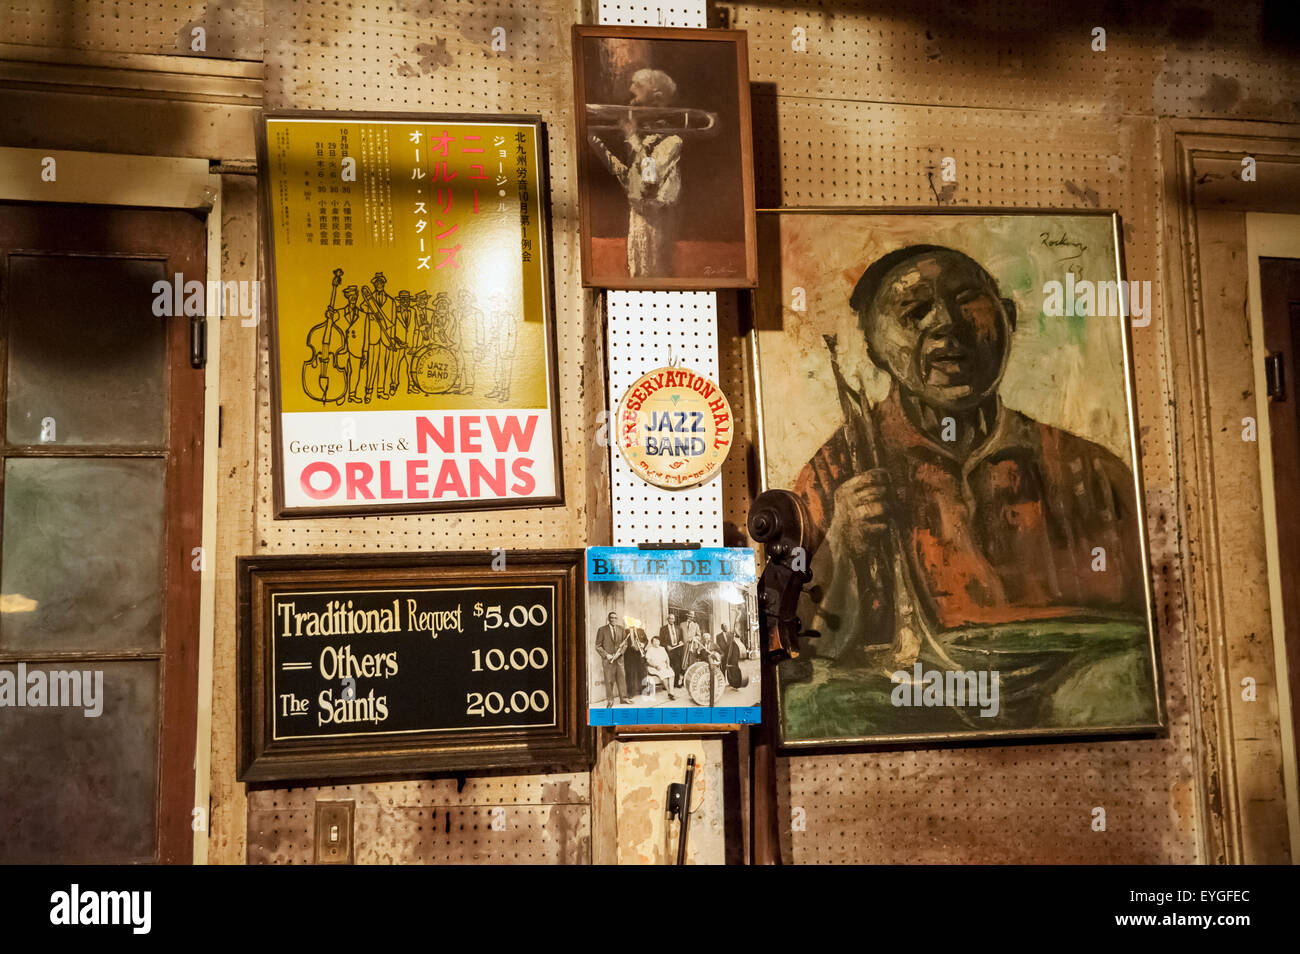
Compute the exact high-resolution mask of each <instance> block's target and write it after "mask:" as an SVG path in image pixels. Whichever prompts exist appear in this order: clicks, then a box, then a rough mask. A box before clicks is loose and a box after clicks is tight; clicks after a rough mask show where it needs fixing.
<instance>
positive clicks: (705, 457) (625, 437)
mask: <svg viewBox="0 0 1300 954" xmlns="http://www.w3.org/2000/svg"><path fill="white" fill-rule="evenodd" d="M733 434H734V427H733V421H732V417H731V404H730V403H728V401H727V397H726V395H724V394H723V393H722V389H721V388H719V387H718V386H717V385H716V384H715V383H714V382H712V381H710V380H709V379H708V378H706V377H703V376H702V375H699V374H696V373H695V372H694V371H691V370H689V369H688V368H656V369H655V370H654V371H650V372H649V373H647V374H644V375H642V376H641V377H640V378H638V379H637V381H636V383H635V384H633V385H632V386H631V387H630V388H628V390H627V393H626V394H624V395H623V400H622V401H620V402H619V405H618V437H617V440H618V448H619V450H620V451H621V452H622V454H623V459H624V460H626V461H627V464H628V466H629V467H631V468H632V470H633V471H634V472H635V473H636V474H637V476H638V477H640V478H641V479H642V480H644V481H646V482H647V483H651V484H654V485H655V486H656V487H664V488H667V489H670V490H678V489H681V488H684V487H694V486H696V485H698V484H702V483H704V482H705V481H707V480H709V479H710V478H712V477H713V476H714V475H715V474H717V473H718V471H719V470H721V469H722V463H723V461H725V460H726V459H727V453H728V452H729V451H730V450H731V441H732V437H733Z"/></svg>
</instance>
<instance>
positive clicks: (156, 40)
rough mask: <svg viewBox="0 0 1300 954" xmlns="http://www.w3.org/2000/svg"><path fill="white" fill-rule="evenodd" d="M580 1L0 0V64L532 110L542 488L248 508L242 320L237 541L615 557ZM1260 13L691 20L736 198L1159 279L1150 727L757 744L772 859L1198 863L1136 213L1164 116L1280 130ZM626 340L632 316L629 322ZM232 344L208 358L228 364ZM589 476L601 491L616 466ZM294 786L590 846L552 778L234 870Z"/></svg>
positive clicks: (524, 853) (390, 106)
mask: <svg viewBox="0 0 1300 954" xmlns="http://www.w3.org/2000/svg"><path fill="white" fill-rule="evenodd" d="M584 6H586V7H591V6H594V4H590V3H588V4H586V5H584V4H582V3H580V2H579V0H571V2H561V0H541V2H529V3H523V2H520V0H410V2H403V3H393V2H392V0H296V2H295V0H265V2H262V0H219V2H214V3H206V2H202V0H191V2H183V0H114V2H112V3H102V2H95V0H60V2H58V3H50V2H48V0H8V2H6V3H4V4H3V5H0V44H4V45H5V47H6V49H9V50H14V49H18V50H20V51H21V50H22V48H24V47H28V48H31V50H32V51H33V55H37V53H41V52H42V51H48V50H51V49H53V50H66V51H73V52H74V53H85V52H89V53H125V54H162V55H184V56H207V57H219V58H235V59H249V60H257V59H264V60H265V67H266V69H265V75H266V90H265V103H266V106H267V107H268V108H319V109H356V110H399V111H400V110H408V111H418V112H476V111H478V112H512V113H533V114H538V115H540V116H541V117H542V118H543V119H544V120H545V121H546V123H547V127H548V133H549V144H550V182H551V218H552V226H553V234H554V243H553V250H554V263H555V290H556V296H555V312H556V314H555V317H556V345H557V348H556V353H557V359H558V362H559V382H560V393H559V408H560V412H561V442H562V448H563V466H564V475H565V494H566V505H565V506H564V507H559V508H539V509H520V510H511V511H503V512H499V513H492V512H482V513H474V514H462V515H454V514H444V515H421V516H403V517H368V518H365V519H364V520H362V519H338V520H309V521H302V520H293V521H276V520H274V519H273V518H272V516H271V475H270V433H271V429H270V407H269V368H268V365H267V361H266V347H265V345H266V341H265V337H264V336H265V324H263V326H262V335H263V339H262V342H261V347H260V354H261V357H260V364H259V366H258V382H257V387H256V394H255V395H254V394H252V393H251V391H252V389H251V388H250V394H249V396H248V402H247V405H246V406H244V407H238V406H236V407H230V406H227V407H226V408H225V412H226V414H227V416H228V417H227V420H229V419H230V418H229V415H231V414H247V415H248V420H249V421H250V422H252V421H253V420H255V421H256V425H257V427H258V431H259V438H258V442H257V456H256V459H255V460H254V461H253V463H254V467H253V468H252V472H253V476H252V477H249V478H245V477H244V474H245V473H246V472H247V471H245V470H240V471H239V473H238V475H236V472H235V471H234V470H232V471H231V472H230V474H229V475H224V474H223V475H222V480H223V481H242V480H245V479H248V480H249V481H251V482H252V484H253V487H254V493H253V504H254V506H253V512H252V513H251V514H250V515H248V520H249V523H250V524H251V526H252V529H253V534H252V540H253V547H254V549H255V550H257V551H259V552H279V553H288V552H295V553H306V552H347V551H377V550H421V549H429V548H439V549H444V548H445V549H452V548H454V549H475V548H480V547H481V548H491V547H495V546H505V547H507V548H509V547H547V546H580V545H583V544H586V543H605V542H609V537H608V535H609V533H610V529H609V526H610V524H609V520H608V514H607V513H605V512H604V511H603V510H602V507H603V506H606V507H607V506H608V501H603V500H602V499H601V498H602V497H603V496H604V494H606V493H608V492H609V487H610V484H609V482H608V480H609V478H608V476H607V475H606V473H605V470H604V468H605V467H606V466H607V460H608V458H607V457H606V455H607V454H608V448H607V447H603V446H600V444H599V443H598V437H597V433H598V429H599V423H600V422H599V415H600V412H601V410H604V409H607V407H608V404H609V401H610V400H613V399H615V398H616V393H615V392H617V391H618V386H619V378H618V377H617V375H618V374H619V373H621V372H619V371H618V370H617V369H611V374H610V381H611V388H610V393H609V394H606V393H604V387H603V385H604V380H603V379H604V371H603V369H602V367H601V366H602V364H603V361H604V358H605V355H604V342H603V341H602V328H601V324H600V321H599V310H598V309H597V308H595V307H593V301H594V296H592V295H589V294H584V293H583V291H582V289H581V287H580V281H579V277H578V268H577V265H578V259H577V238H578V236H577V228H578V225H577V222H578V219H577V215H576V212H577V207H576V191H575V169H574V165H573V163H574V153H573V144H572V141H573V121H572V120H573V116H572V103H571V99H572V89H571V80H570V77H571V73H570V49H569V28H570V25H571V24H572V23H574V22H577V21H579V20H580V19H582V16H583V12H584ZM600 6H601V8H602V9H601V11H600V13H601V17H602V19H604V20H605V21H606V22H619V21H620V19H623V18H625V17H626V18H629V19H624V21H623V22H630V18H632V17H635V18H637V19H638V20H639V21H640V22H644V21H643V19H642V18H643V16H644V9H643V8H644V5H643V4H619V3H602V4H601V5H600ZM1284 6H1285V5H1284V4H1278V3H1269V4H1264V3H1240V4H1235V5H1224V4H1220V3H1211V2H1208V0H1179V2H1175V0H1165V2H1156V3H1149V4H1132V5H1125V4H1117V3H1113V2H1090V0H1080V2H1077V3H1072V4H1069V5H1068V6H1067V5H1062V4H1055V3H1053V4H1046V3H1039V2H1030V0H974V2H971V3H965V4H951V3H941V2H938V0H931V2H925V3H915V2H903V0H884V2H870V3H866V2H840V0H820V2H810V0H803V2H800V0H788V2H783V3H781V4H772V3H759V2H751V3H732V2H718V3H714V4H713V5H712V6H711V8H710V12H709V25H710V26H716V27H732V28H736V29H743V30H746V31H747V32H748V34H749V50H750V75H751V80H752V81H753V87H752V92H753V107H754V109H753V113H754V140H755V141H754V148H755V166H756V170H755V171H756V179H757V181H756V186H757V196H758V204H759V205H760V207H774V206H780V205H792V206H793V205H907V206H915V207H916V208H918V209H924V208H935V207H938V206H940V205H943V206H947V205H962V206H979V207H1016V206H1020V207H1027V206H1033V207H1057V208H1077V207H1089V208H1090V207H1100V208H1116V209H1118V210H1119V211H1120V213H1121V215H1122V216H1123V219H1124V226H1125V254H1126V259H1127V269H1128V277H1129V278H1132V279H1137V280H1149V281H1151V282H1152V286H1153V290H1154V293H1155V302H1154V308H1153V317H1152V322H1151V324H1150V325H1149V326H1148V327H1146V328H1139V329H1135V331H1134V349H1135V360H1136V384H1137V393H1138V402H1139V408H1140V414H1139V416H1140V421H1139V431H1140V434H1141V442H1142V450H1143V456H1144V471H1145V479H1146V483H1147V492H1148V496H1147V508H1148V525H1149V528H1150V536H1151V544H1152V551H1153V554H1154V564H1155V570H1154V575H1155V585H1156V592H1157V600H1158V623H1159V626H1160V633H1159V641H1160V651H1161V657H1162V663H1163V675H1164V685H1165V691H1166V705H1167V708H1168V712H1169V723H1170V730H1169V734H1168V737H1167V738H1164V739H1157V740H1142V741H1116V742H1106V743H1093V744H1070V745H1063V744H1044V745H1034V746H991V747H984V748H970V749H943V750H920V751H906V752H882V753H873V754H856V755H840V756H798V757H793V758H789V759H782V760H781V762H780V765H781V772H782V783H781V791H782V804H783V805H784V809H785V810H786V811H787V813H788V812H789V811H790V809H792V808H801V809H803V813H802V815H801V823H800V826H799V827H800V830H798V831H787V832H786V844H785V849H786V854H787V858H789V859H791V860H794V861H797V862H867V861H870V862H904V861H944V862H949V863H953V862H994V861H1019V862H1028V861H1042V860H1051V861H1061V862H1117V861H1129V862H1184V861H1194V860H1198V858H1197V806H1196V796H1195V790H1196V773H1197V771H1198V768H1197V764H1196V761H1195V757H1194V753H1193V748H1194V746H1193V729H1192V720H1191V713H1190V711H1189V706H1188V699H1187V694H1188V685H1189V666H1190V663H1189V657H1188V651H1187V649H1188V644H1187V640H1188V638H1189V635H1188V633H1187V632H1186V629H1187V626H1186V622H1185V620H1184V618H1183V614H1182V609H1181V607H1182V606H1183V604H1184V602H1185V601H1186V599H1187V597H1186V594H1185V583H1184V580H1183V564H1182V562H1181V558H1180V554H1179V545H1178V540H1179V528H1178V513H1179V507H1180V502H1179V497H1178V487H1179V474H1178V469H1177V464H1176V460H1175V456H1174V446H1173V436H1172V435H1173V432H1172V428H1171V426H1170V422H1171V415H1172V413H1173V411H1172V409H1171V408H1170V375H1169V361H1170V359H1169V344H1168V337H1167V329H1166V328H1165V321H1166V317H1165V315H1166V312H1165V308H1164V301H1163V300H1162V288H1161V286H1162V281H1161V279H1162V276H1163V275H1164V274H1165V269H1166V264H1167V261H1172V260H1175V258H1176V256H1177V254H1178V252H1177V250H1176V249H1165V248H1162V247H1161V234H1162V233H1161V226H1162V221H1163V219H1162V216H1163V215H1164V214H1165V210H1164V209H1162V206H1161V202H1160V200H1161V197H1162V196H1163V195H1164V194H1165V192H1164V189H1165V186H1164V176H1165V175H1166V174H1167V173H1168V170H1169V169H1170V168H1171V163H1172V161H1173V160H1172V157H1168V156H1162V155H1160V152H1159V140H1158V137H1157V134H1156V123H1157V120H1158V118H1160V117H1165V116H1175V117H1198V118H1216V119H1259V120H1272V121H1276V122H1286V123H1294V122H1296V121H1297V120H1298V119H1300V71H1297V70H1295V68H1294V63H1295V61H1296V50H1295V49H1294V47H1292V48H1290V49H1286V48H1283V47H1281V46H1280V45H1279V44H1280V42H1281V39H1282V38H1283V37H1285V36H1286V35H1287V33H1286V30H1285V29H1283V25H1282V24H1279V23H1275V22H1273V21H1272V20H1271V19H1270V18H1271V17H1272V16H1273V14H1272V13H1271V11H1273V10H1277V11H1279V15H1284V14H1282V10H1283V8H1284ZM625 7H626V9H624V8H625ZM687 7H691V9H694V6H693V4H678V5H677V7H674V6H671V5H669V6H664V7H656V8H655V9H656V11H657V13H656V17H657V18H659V17H660V16H662V22H663V23H664V25H684V21H679V20H678V17H679V16H684V15H685V14H686V8H687ZM634 8H635V9H634ZM679 8H680V9H679ZM1287 12H1290V11H1287ZM593 19H594V18H593ZM195 26H203V27H204V29H205V32H206V51H204V52H201V53H200V52H196V51H193V50H192V49H190V42H188V41H189V40H190V38H191V37H192V32H193V28H194V27H195ZM497 26H501V27H504V28H505V31H506V39H507V46H506V49H505V50H504V51H496V50H493V49H492V44H491V32H492V29H493V28H494V27H497ZM1097 28H1101V29H1104V30H1105V40H1106V48H1105V49H1104V50H1098V49H1094V44H1095V32H1094V31H1095V30H1096V29H1097ZM42 55H43V54H42ZM70 58H72V57H70ZM945 157H952V158H954V159H955V160H956V163H957V181H956V182H949V183H944V182H942V180H941V177H940V175H939V174H938V173H939V167H940V163H941V161H942V160H943V159H944V158H945ZM211 158H214V159H219V158H221V157H220V156H212V157H211ZM717 308H718V312H719V320H718V324H719V327H720V328H721V329H722V335H721V340H720V351H719V353H718V365H717V369H716V373H717V375H718V376H719V377H718V379H719V381H720V383H721V384H722V386H723V388H724V389H725V390H726V391H727V393H728V394H729V395H731V396H733V402H732V403H733V408H734V409H735V411H736V412H737V415H738V417H739V418H740V420H743V418H744V416H745V415H746V414H747V409H746V408H745V407H744V406H743V404H744V402H743V400H741V398H740V396H741V395H742V394H744V379H743V359H742V357H741V355H742V349H741V343H740V339H739V336H738V334H737V333H736V332H737V330H738V328H739V322H738V319H737V308H736V304H735V296H733V295H730V294H726V295H719V296H717ZM635 330H636V331H637V332H642V331H649V332H650V333H651V335H650V339H651V341H653V340H654V339H653V332H654V331H655V328H654V326H653V324H650V325H643V326H642V327H640V328H637V329H635ZM620 333H631V326H629V327H628V330H627V331H624V332H620ZM249 347H250V349H251V348H252V347H253V345H252V344H250V345H249ZM677 347H678V346H677V345H676V344H674V354H673V357H676V356H677ZM682 347H685V346H684V345H683V346H682ZM649 350H650V351H653V354H651V355H647V357H653V359H654V360H656V361H658V360H661V359H666V358H667V357H668V356H667V354H666V351H667V349H666V348H663V347H661V346H654V347H653V348H650V349H649ZM613 356H614V352H611V359H612V358H613ZM226 361H227V355H226V354H225V353H224V352H223V368H224V367H225V362H226ZM738 423H739V421H738ZM743 450H744V448H743V447H741V446H739V445H738V446H737V447H736V448H735V450H734V451H733V454H732V457H731V459H730V460H729V461H728V464H727V467H726V469H725V470H724V474H723V478H722V481H721V485H720V490H721V494H722V496H721V503H720V506H721V510H722V515H721V516H722V519H723V520H724V521H725V523H726V524H727V525H728V527H729V528H730V533H731V534H732V535H733V536H734V533H735V530H736V528H738V527H743V526H744V518H745V510H746V506H747V501H748V487H747V485H746V480H745V465H744V455H743V453H742V451H743ZM593 474H595V475H597V476H596V477H592V476H591V475H593ZM615 480H616V481H617V478H615ZM613 487H614V491H615V492H616V493H617V492H618V487H619V485H618V483H617V482H615V483H614V484H613ZM219 495H220V490H219ZM674 497H676V495H674ZM226 519H231V518H230V517H229V516H227V517H226ZM644 532H645V531H644V530H641V529H638V530H637V531H636V534H637V535H640V534H641V533H644ZM665 535H667V534H666V533H665V532H661V533H659V534H656V536H658V537H662V536H665ZM728 542H733V541H732V540H728ZM226 556H227V555H226V554H222V558H223V559H224V558H225V557H226ZM230 556H231V558H232V562H233V554H231V555H230ZM220 642H221V640H220V639H219V643H220ZM214 720H225V723H226V724H225V725H224V726H223V729H222V733H223V734H222V738H227V737H229V736H230V735H231V732H230V730H231V727H232V726H231V723H232V720H233V714H232V708H231V706H230V705H229V702H228V700H227V701H226V702H225V703H224V704H223V705H222V706H221V707H220V709H219V711H216V712H214ZM216 736H217V733H216V731H215V730H214V740H215V739H216ZM213 766H214V767H213V774H214V778H217V779H222V780H227V781H226V783H225V786H224V787H230V785H231V784H233V783H230V782H229V781H228V780H229V779H233V776H234V765H233V751H229V750H227V749H225V748H222V749H219V750H214V762H213ZM219 787H220V786H219ZM317 798H326V799H329V798H354V799H356V801H357V822H358V825H357V852H358V854H357V860H358V861H386V860H393V861H445V860H465V861H471V860H484V861H487V860H504V861H511V860H535V861H543V860H545V861H583V860H587V859H588V858H589V857H590V799H591V791H590V782H589V777H588V776H587V775H586V774H578V775H529V776H497V777H488V778H476V779H470V780H468V781H467V784H466V785H465V787H464V789H463V790H460V791H458V789H457V784H456V782H454V781H449V780H424V781H414V782H390V783H384V784H366V785H350V786H331V787H319V788H295V789H274V790H272V789H261V790H254V791H250V792H249V793H248V808H249V811H248V816H247V831H248V850H247V857H248V858H249V860H252V861H265V862H277V861H280V862H288V861H306V860H309V859H310V856H311V832H312V825H313V812H314V808H313V806H314V802H315V800H316V799H317ZM1095 807H1103V808H1105V809H1106V812H1107V819H1108V826H1107V831H1106V832H1094V831H1092V830H1091V826H1090V824H1089V823H1090V821H1091V817H1092V810H1093V808H1095ZM494 809H502V810H504V812H505V813H506V825H505V828H504V829H500V828H494V827H493V821H494V820H495V819H497V818H499V817H500V813H499V812H495V811H494ZM787 817H790V815H789V814H787ZM240 820H241V821H242V818H241V819H240ZM462 826H463V827H462ZM475 826H477V828H475ZM485 826H486V827H485ZM790 827H793V826H790Z"/></svg>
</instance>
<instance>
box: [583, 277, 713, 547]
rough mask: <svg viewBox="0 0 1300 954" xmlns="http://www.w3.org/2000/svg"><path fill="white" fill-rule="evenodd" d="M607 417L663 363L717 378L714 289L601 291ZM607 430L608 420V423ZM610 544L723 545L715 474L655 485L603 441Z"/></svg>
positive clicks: (611, 417) (612, 446)
mask: <svg viewBox="0 0 1300 954" xmlns="http://www.w3.org/2000/svg"><path fill="white" fill-rule="evenodd" d="M606 294H607V295H608V299H607V301H606V305H607V310H608V319H609V323H608V327H607V329H606V338H605V344H606V360H607V363H608V367H609V400H610V409H609V420H610V421H611V422H612V421H614V420H615V412H616V410H617V405H618V400H619V398H621V397H622V396H623V395H624V394H625V393H626V392H627V389H628V388H630V387H631V386H632V384H633V383H634V382H635V381H636V379H637V378H639V377H641V375H643V374H645V373H646V372H647V371H652V370H654V369H655V368H661V367H665V366H667V365H668V364H670V363H671V364H673V365H680V366H682V367H686V368H690V369H691V370H692V371H695V372H696V373H697V374H702V375H704V376H705V377H707V378H709V379H710V380H713V381H716V380H717V379H718V296H717V295H716V294H714V293H713V292H629V291H611V292H606ZM610 433H613V428H612V427H611V428H610ZM609 450H610V491H611V497H610V499H611V505H612V506H611V510H612V517H613V522H614V528H613V529H614V545H615V546H620V547H621V546H635V545H636V544H638V543H648V542H652V541H664V542H673V543H691V542H698V543H702V544H704V545H705V546H721V545H722V479H721V475H720V474H719V475H718V476H716V477H714V478H713V479H712V480H710V481H709V482H708V483H706V484H702V485H700V486H699V487H691V488H688V489H686V490H661V489H659V488H658V487H655V486H653V485H651V484H648V483H646V482H645V481H644V480H642V479H641V478H640V477H638V476H637V475H636V474H634V473H632V470H631V468H629V467H628V466H627V462H626V461H625V460H623V455H622V454H621V453H620V452H619V450H618V448H617V447H615V446H614V442H613V441H612V440H611V442H610V448H609Z"/></svg>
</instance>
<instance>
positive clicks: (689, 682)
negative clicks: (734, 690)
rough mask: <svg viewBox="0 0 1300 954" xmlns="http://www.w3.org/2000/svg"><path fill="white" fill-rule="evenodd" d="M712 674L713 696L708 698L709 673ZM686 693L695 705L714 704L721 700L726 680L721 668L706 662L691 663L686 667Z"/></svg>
mask: <svg viewBox="0 0 1300 954" xmlns="http://www.w3.org/2000/svg"><path fill="white" fill-rule="evenodd" d="M710 673H712V674H713V698H712V699H710V698H709V674H710ZM685 681H686V694H687V695H688V696H690V697H691V701H692V702H694V703H695V704H696V705H697V706H716V705H717V704H718V703H719V702H721V701H722V692H723V690H724V689H726V688H727V680H726V678H725V677H724V676H723V675H722V670H721V669H719V668H718V667H717V666H710V665H709V664H708V663H706V662H697V663H692V664H691V665H689V666H687V667H686V677H685Z"/></svg>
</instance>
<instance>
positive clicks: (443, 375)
mask: <svg viewBox="0 0 1300 954" xmlns="http://www.w3.org/2000/svg"><path fill="white" fill-rule="evenodd" d="M411 367H412V368H413V369H414V371H413V373H414V375H415V386H416V387H418V388H419V389H420V390H421V391H423V392H424V393H425V394H442V393H443V392H444V391H446V390H447V389H448V388H450V387H451V386H452V384H454V383H455V381H456V372H457V371H458V370H459V365H458V363H457V361H456V352H454V351H452V350H451V349H450V348H444V347H443V346H442V345H429V346H428V347H427V348H422V349H420V351H418V352H417V353H416V355H415V357H414V359H413V360H412V363H411Z"/></svg>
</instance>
